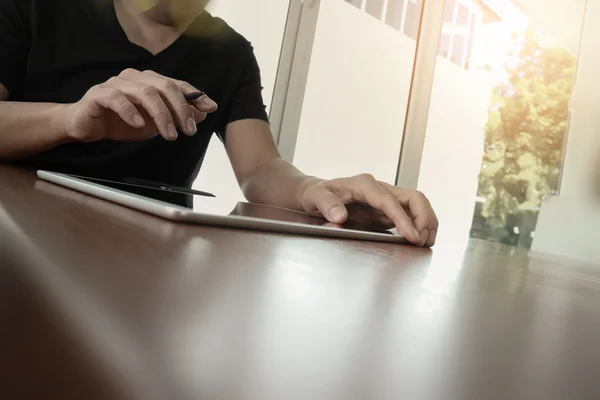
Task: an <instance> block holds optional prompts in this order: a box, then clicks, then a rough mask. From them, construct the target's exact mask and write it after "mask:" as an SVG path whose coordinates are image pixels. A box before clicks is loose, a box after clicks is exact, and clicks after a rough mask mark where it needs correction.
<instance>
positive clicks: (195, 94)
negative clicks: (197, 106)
mask: <svg viewBox="0 0 600 400" xmlns="http://www.w3.org/2000/svg"><path fill="white" fill-rule="evenodd" d="M205 94H206V93H204V92H192V93H188V94H184V95H183V97H185V99H186V100H187V101H194V100H198V99H199V98H200V97H202V96H204V95H205Z"/></svg>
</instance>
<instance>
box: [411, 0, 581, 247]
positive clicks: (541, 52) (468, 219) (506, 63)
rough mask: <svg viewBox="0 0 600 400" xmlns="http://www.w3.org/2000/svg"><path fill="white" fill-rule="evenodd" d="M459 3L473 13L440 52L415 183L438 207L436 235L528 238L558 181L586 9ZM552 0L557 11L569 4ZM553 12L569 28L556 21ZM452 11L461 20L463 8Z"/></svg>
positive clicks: (526, 243)
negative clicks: (533, 11) (464, 31)
mask: <svg viewBox="0 0 600 400" xmlns="http://www.w3.org/2000/svg"><path fill="white" fill-rule="evenodd" d="M576 1H577V2H581V1H583V0H576ZM459 2H462V1H460V0H459ZM523 2H524V1H523ZM462 3H463V4H467V5H468V6H469V10H470V11H471V12H473V13H474V14H473V17H472V18H471V21H472V24H471V25H470V26H469V27H468V33H469V39H468V42H467V40H466V38H465V37H464V35H458V34H454V46H453V49H452V53H451V60H448V59H445V58H442V57H439V58H438V61H437V65H436V71H435V78H434V85H433V91H432V95H431V104H430V110H429V121H428V126H427V133H426V137H425V146H424V151H423V158H422V163H421V170H420V176H419V184H418V187H419V189H420V190H422V191H423V192H424V193H426V194H427V195H428V196H429V197H430V199H431V202H432V204H433V206H434V208H435V209H436V211H437V213H438V217H439V219H440V223H441V230H440V235H442V236H443V235H447V236H445V237H444V238H441V241H450V242H454V243H457V241H458V242H462V243H466V241H467V240H468V239H469V237H475V238H481V239H485V240H490V241H495V242H501V243H505V244H509V245H515V246H521V247H525V248H528V247H530V245H531V242H532V238H533V236H534V232H535V229H536V223H537V216H538V213H539V209H540V204H541V200H542V198H544V197H545V196H547V195H550V194H552V193H555V192H556V190H557V188H558V183H559V175H560V170H561V165H562V156H563V155H562V152H563V145H564V143H565V140H566V137H567V128H568V117H569V99H570V97H571V93H572V89H573V84H574V79H575V68H576V63H577V51H578V48H579V43H573V41H572V40H570V39H571V38H572V35H571V34H572V33H573V32H575V34H577V32H580V31H581V27H582V20H583V14H582V13H580V14H577V15H575V14H574V13H569V12H563V13H561V12H555V13H552V14H551V15H550V14H547V15H546V14H544V15H542V14H540V15H531V16H530V15H529V14H525V12H524V11H522V9H521V8H520V7H516V6H514V5H513V6H510V7H505V8H504V9H503V10H502V13H498V14H497V13H496V12H495V11H494V10H492V9H489V8H486V7H485V5H484V2H477V3H475V2H472V1H469V2H467V1H464V2H462ZM503 3H507V4H509V5H510V3H511V2H508V1H507V2H503ZM552 3H553V5H554V6H555V7H554V8H553V9H554V11H556V10H557V9H559V8H561V7H570V6H572V5H573V4H574V2H571V1H569V2H562V1H559V0H552ZM474 4H478V6H477V7H474ZM462 9H463V8H462V4H461V5H459V10H462ZM581 9H583V7H581ZM538 11H539V12H540V13H544V12H545V7H538ZM563 14H564V15H565V16H570V17H571V20H569V21H564V20H561V19H562V18H563ZM475 16H477V18H474V17H475ZM552 18H559V20H558V21H559V22H561V24H562V25H561V26H564V27H569V32H567V31H566V29H563V30H555V29H552V28H553V26H555V25H556V24H551V21H552ZM457 19H458V20H460V22H464V20H465V19H464V15H463V14H462V13H461V12H460V11H459V12H458V13H457ZM467 20H468V18H467ZM536 21H545V22H546V23H547V25H538V24H537V23H536ZM555 21H556V20H555ZM550 31H551V32H555V33H556V35H555V36H554V35H551V34H550V33H549V32H550ZM446 32H451V31H446ZM563 34H564V36H563ZM576 37H577V36H576ZM447 43H448V38H447V36H446V35H444V36H443V37H442V38H441V46H442V48H444V47H445V46H447ZM465 52H466V54H465ZM463 55H464V56H465V57H466V58H467V59H469V58H470V59H471V62H470V66H469V69H468V70H467V69H465V68H463V67H462V62H459V60H462V58H463Z"/></svg>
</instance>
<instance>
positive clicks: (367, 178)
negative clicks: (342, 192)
mask: <svg viewBox="0 0 600 400" xmlns="http://www.w3.org/2000/svg"><path fill="white" fill-rule="evenodd" d="M358 178H359V179H360V180H362V181H364V182H374V181H375V177H374V176H373V175H372V174H369V173H365V174H360V175H358Z"/></svg>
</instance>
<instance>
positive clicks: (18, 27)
mask: <svg viewBox="0 0 600 400" xmlns="http://www.w3.org/2000/svg"><path fill="white" fill-rule="evenodd" d="M29 9H30V0H0V83H1V84H2V85H4V86H5V87H6V88H7V89H8V92H9V93H14V92H15V91H16V90H18V88H19V86H20V85H21V82H22V79H23V75H24V72H25V68H26V65H27V56H28V54H29V45H30V43H31V34H30V32H31V30H30V18H29Z"/></svg>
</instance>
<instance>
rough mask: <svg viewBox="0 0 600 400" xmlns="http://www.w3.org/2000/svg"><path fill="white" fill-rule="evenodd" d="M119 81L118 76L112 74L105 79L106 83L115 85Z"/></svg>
mask: <svg viewBox="0 0 600 400" xmlns="http://www.w3.org/2000/svg"><path fill="white" fill-rule="evenodd" d="M119 81H120V79H119V78H118V77H116V76H113V77H111V78H109V79H108V80H107V81H106V84H107V85H109V86H116V85H117V83H118V82H119Z"/></svg>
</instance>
